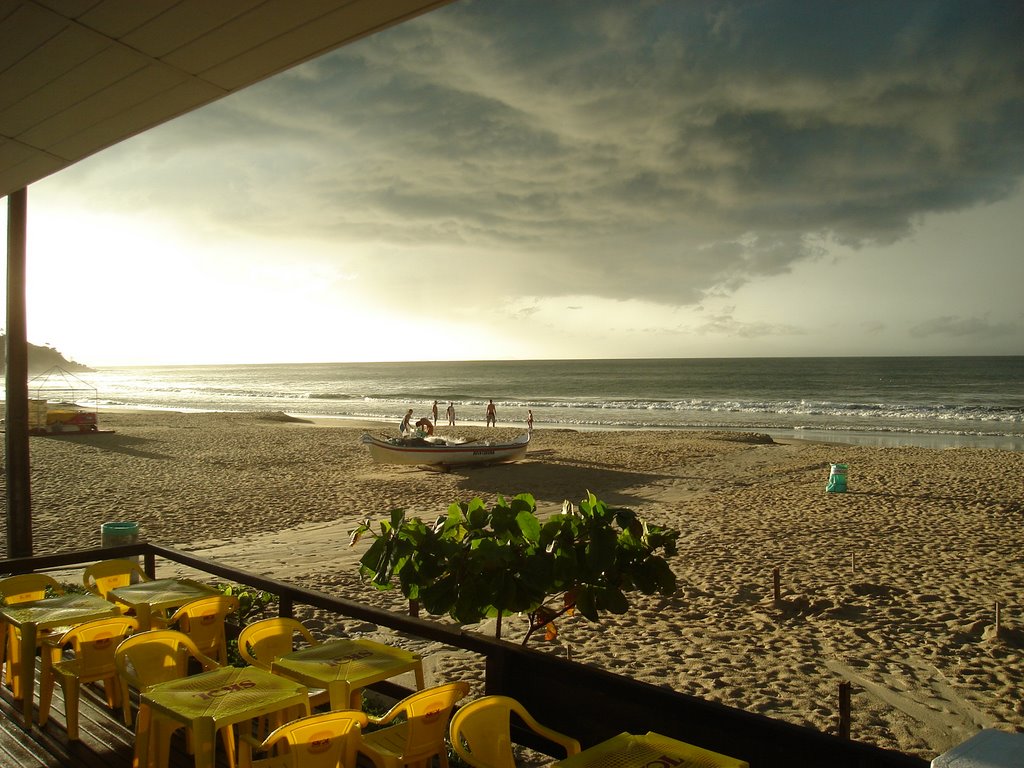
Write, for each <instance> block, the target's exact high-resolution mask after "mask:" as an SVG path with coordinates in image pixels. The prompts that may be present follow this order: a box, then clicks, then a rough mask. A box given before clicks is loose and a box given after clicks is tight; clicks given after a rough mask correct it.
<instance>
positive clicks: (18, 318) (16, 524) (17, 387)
mask: <svg viewBox="0 0 1024 768" xmlns="http://www.w3.org/2000/svg"><path fill="white" fill-rule="evenodd" d="M27 220H28V190H26V189H24V188H22V189H19V190H18V191H16V192H12V193H11V194H10V195H8V196H7V372H6V375H5V376H6V384H7V418H6V422H5V423H4V449H5V452H6V479H7V556H8V557H31V556H32V493H31V470H30V467H29V450H28V331H27V324H26V320H25V251H26V236H25V233H26V230H27Z"/></svg>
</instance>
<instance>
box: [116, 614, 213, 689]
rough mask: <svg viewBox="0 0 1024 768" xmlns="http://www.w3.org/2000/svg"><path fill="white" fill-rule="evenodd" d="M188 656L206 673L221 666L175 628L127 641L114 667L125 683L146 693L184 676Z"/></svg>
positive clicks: (119, 649)
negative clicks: (149, 689) (154, 687)
mask: <svg viewBox="0 0 1024 768" xmlns="http://www.w3.org/2000/svg"><path fill="white" fill-rule="evenodd" d="M189 656H192V657H193V658H194V659H196V660H198V661H199V663H200V664H201V665H202V667H203V670H208V669H214V668H216V667H218V666H220V665H219V664H218V663H217V662H216V660H214V659H211V658H210V657H208V656H206V655H205V654H204V653H203V652H202V651H200V650H199V648H198V647H197V646H196V644H195V643H194V642H192V638H190V637H189V636H188V635H186V634H184V633H182V632H178V631H177V630H175V629H151V630H149V631H148V632H139V633H138V634H137V635H132V636H131V637H129V638H126V639H125V640H124V641H122V642H121V644H120V645H119V646H117V650H115V651H114V664H115V666H116V667H117V674H118V675H120V676H121V679H122V680H123V681H124V682H125V683H127V684H128V685H131V686H132V687H133V688H135V689H136V690H140V691H143V690H145V689H146V688H149V687H150V686H151V685H156V684H157V683H163V682H166V681H168V680H176V679H177V678H179V677H183V676H184V675H185V673H186V671H187V662H188V657H189Z"/></svg>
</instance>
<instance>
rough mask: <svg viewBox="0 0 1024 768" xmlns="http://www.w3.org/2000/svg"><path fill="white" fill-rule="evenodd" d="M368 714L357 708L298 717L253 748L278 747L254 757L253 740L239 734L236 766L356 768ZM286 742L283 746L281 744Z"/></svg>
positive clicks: (264, 767) (262, 767) (258, 767)
mask: <svg viewBox="0 0 1024 768" xmlns="http://www.w3.org/2000/svg"><path fill="white" fill-rule="evenodd" d="M368 722H369V718H368V717H367V716H366V714H365V713H364V712H360V711H359V710H357V709H338V710H334V711H333V712H321V713H319V714H316V715H309V716H308V717H301V718H299V719H298V720H293V721H291V722H290V723H285V724H284V725H282V726H281V727H279V728H277V729H276V730H275V731H274V732H273V733H271V734H270V735H269V736H267V738H266V739H265V740H264V741H263V743H262V744H257V745H256V746H255V748H256V749H259V750H261V751H265V752H272V751H277V754H276V755H275V754H272V755H270V756H268V757H265V758H262V759H257V760H254V759H253V757H252V750H253V748H254V745H253V741H254V740H252V739H251V738H250V737H248V736H246V735H244V734H243V735H242V736H241V737H240V738H239V742H238V743H239V748H238V768H355V766H356V750H357V747H358V743H359V733H360V729H362V728H365V727H366V724H367V723H368ZM282 746H286V750H284V751H282V750H281V749H280V748H281V747H282Z"/></svg>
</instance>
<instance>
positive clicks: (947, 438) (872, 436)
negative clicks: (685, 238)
mask: <svg viewBox="0 0 1024 768" xmlns="http://www.w3.org/2000/svg"><path fill="white" fill-rule="evenodd" d="M97 410H98V411H99V412H100V413H119V412H121V413H145V412H151V411H152V412H158V413H234V414H254V413H255V414H259V413H278V412H279V411H211V410H202V409H186V408H171V407H167V408H157V407H146V408H144V407H138V408H130V407H125V406H112V407H108V406H101V407H99V408H98V409H97ZM280 413H282V414H284V415H286V416H289V417H292V418H296V419H303V420H308V421H312V422H314V423H318V424H323V425H324V426H328V425H330V424H331V423H333V422H340V423H341V425H345V426H351V425H355V426H362V427H363V428H364V429H377V428H380V427H387V426H388V425H390V424H391V423H392V422H393V421H394V422H395V423H397V421H398V420H397V419H392V418H390V417H387V418H385V417H382V418H380V419H367V418H360V417H356V416H345V415H331V414H322V413H306V412H303V411H280ZM513 423H515V422H513ZM459 426H465V427H472V428H481V429H483V428H485V424H484V422H483V421H482V420H481V421H476V420H473V419H460V420H459ZM499 427H501V428H505V429H507V428H514V427H509V426H507V425H506V424H504V423H501V422H499ZM535 429H537V430H543V429H570V430H576V431H579V432H663V431H669V432H672V431H680V432H689V433H700V432H713V431H724V432H734V433H737V434H743V433H750V432H759V433H763V434H766V435H770V436H771V437H772V438H773V439H776V440H803V441H808V442H815V443H826V444H830V445H862V446H872V447H877V448H884V447H897V446H910V447H917V448H928V449H932V450H952V449H958V448H978V449H993V450H1000V451H1022V452H1024V435H1011V434H964V433H952V432H938V433H936V432H912V431H907V432H901V431H896V430H854V429H831V430H830V429H822V428H818V427H807V428H798V427H793V428H776V427H741V426H728V425H715V426H710V425H708V426H691V425H678V426H656V427H651V426H633V425H629V426H603V425H592V424H564V425H563V424H557V425H556V424H551V425H547V424H544V423H538V424H536V425H535ZM520 431H521V432H525V431H526V425H525V422H524V423H523V426H522V429H521V430H520Z"/></svg>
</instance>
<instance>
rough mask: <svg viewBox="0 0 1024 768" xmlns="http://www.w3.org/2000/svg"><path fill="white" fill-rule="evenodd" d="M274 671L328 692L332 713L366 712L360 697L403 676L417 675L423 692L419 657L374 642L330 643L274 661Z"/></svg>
mask: <svg viewBox="0 0 1024 768" xmlns="http://www.w3.org/2000/svg"><path fill="white" fill-rule="evenodd" d="M270 668H271V671H273V672H274V673H275V674H278V675H283V676H284V677H288V678H290V679H292V680H297V681H298V682H300V683H303V684H305V685H308V686H310V687H311V688H314V687H315V688H326V689H327V692H328V696H329V697H330V700H331V709H350V708H351V709H362V702H361V701H360V698H359V696H360V693H361V691H362V689H363V688H365V687H366V686H368V685H370V684H371V683H379V682H380V681H381V680H387V679H388V678H390V677H394V676H395V675H400V674H402V673H403V672H413V673H414V674H415V675H416V687H417V688H418V689H419V690H423V687H424V683H423V660H422V659H421V658H420V656H419V655H417V654H415V653H410V652H409V651H405V650H402V649H401V648H394V647H392V646H390V645H384V644H383V643H375V642H374V641H372V640H364V639H359V640H346V639H338V640H328V641H327V642H324V643H320V644H319V645H312V646H309V647H308V648H302V649H301V650H298V651H293V652H292V653H288V654H285V655H284V656H281V657H280V658H278V659H274V661H273V662H271V665H270Z"/></svg>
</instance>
